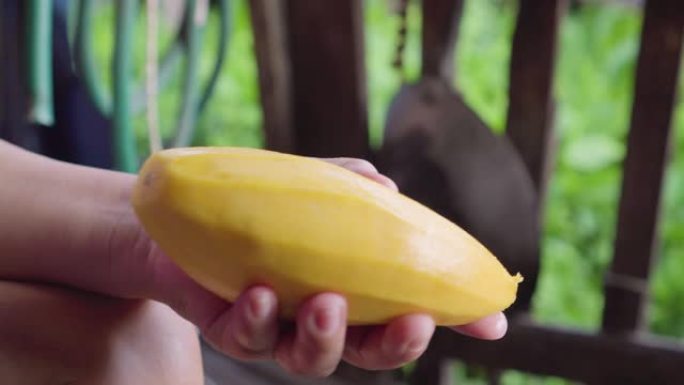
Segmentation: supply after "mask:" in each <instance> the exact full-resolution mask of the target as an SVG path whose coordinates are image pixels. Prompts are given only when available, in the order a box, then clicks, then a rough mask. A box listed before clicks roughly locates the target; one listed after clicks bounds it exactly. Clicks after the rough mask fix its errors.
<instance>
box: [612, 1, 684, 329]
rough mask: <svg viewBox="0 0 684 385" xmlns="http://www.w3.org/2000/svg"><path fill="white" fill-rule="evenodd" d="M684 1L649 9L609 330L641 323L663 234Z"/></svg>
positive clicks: (619, 226) (650, 4)
mask: <svg viewBox="0 0 684 385" xmlns="http://www.w3.org/2000/svg"><path fill="white" fill-rule="evenodd" d="M683 29H684V6H683V4H682V3H681V2H680V1H679V0H651V1H648V2H647V4H646V8H645V15H644V24H643V29H642V35H641V49H640V51H639V59H638V63H637V74H636V84H635V91H634V105H633V108H632V121H631V127H630V131H629V137H628V140H627V142H628V149H627V156H626V159H625V162H624V176H623V182H622V197H621V200H620V208H619V214H618V224H617V235H616V240H615V254H614V257H613V262H612V266H611V268H610V272H609V273H608V275H607V276H606V281H605V290H606V293H605V294H606V302H605V308H604V312H603V330H604V331H606V332H618V333H619V332H629V331H633V330H636V329H638V328H639V327H640V324H641V322H642V318H643V316H642V315H643V307H644V300H645V299H646V296H647V286H648V277H649V272H650V270H651V262H652V260H653V246H654V244H655V240H656V238H657V219H658V211H659V205H660V192H661V187H662V180H663V171H664V168H665V160H666V153H667V150H668V140H669V135H670V124H671V117H672V109H673V106H674V100H675V93H676V85H677V73H678V69H679V64H680V56H681V45H682V30H683Z"/></svg>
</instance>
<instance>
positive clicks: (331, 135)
mask: <svg viewBox="0 0 684 385" xmlns="http://www.w3.org/2000/svg"><path fill="white" fill-rule="evenodd" d="M361 6H362V3H361V0H325V1H311V0H289V1H287V2H286V8H287V15H288V19H287V24H288V30H289V34H288V39H289V46H290V55H289V56H290V60H291V63H292V79H293V83H292V87H293V101H292V102H293V111H294V122H295V123H294V128H295V133H296V137H297V143H296V150H297V152H298V153H300V154H304V155H311V156H357V157H366V156H367V155H368V152H369V144H368V122H367V120H368V117H367V106H366V72H365V63H364V59H363V58H364V54H363V50H364V48H363V47H364V44H363V17H362V16H363V15H362V9H361Z"/></svg>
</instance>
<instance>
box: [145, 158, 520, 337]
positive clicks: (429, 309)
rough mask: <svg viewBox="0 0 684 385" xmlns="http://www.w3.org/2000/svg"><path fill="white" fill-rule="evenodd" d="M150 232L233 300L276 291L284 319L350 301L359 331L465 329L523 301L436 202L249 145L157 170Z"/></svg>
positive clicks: (148, 180) (150, 187)
mask: <svg viewBox="0 0 684 385" xmlns="http://www.w3.org/2000/svg"><path fill="white" fill-rule="evenodd" d="M132 199H133V206H134V208H135V211H136V213H137V215H138V217H139V218H140V220H141V222H142V224H143V226H144V228H145V230H146V231H147V232H148V233H149V235H150V236H151V238H152V239H154V240H155V241H156V242H157V243H158V244H159V246H160V247H161V249H162V250H163V251H164V252H165V253H167V254H168V255H169V257H170V258H172V259H173V260H174V261H175V262H176V263H177V264H178V265H179V266H180V267H181V268H182V269H183V270H184V271H185V272H186V273H187V274H188V275H190V276H191V277H192V278H193V279H195V280H196V281H197V282H198V283H200V284H201V285H203V286H204V287H206V288H207V289H208V290H210V291H212V292H214V293H216V294H218V295H220V296H222V297H223V298H225V299H227V300H230V301H233V300H235V299H236V298H237V296H238V294H239V293H240V292H241V291H242V290H243V289H245V288H247V287H248V286H250V285H253V284H266V285H269V286H270V287H272V288H273V289H274V290H275V292H276V294H277V296H278V298H279V301H280V304H279V306H280V312H281V316H283V318H292V317H293V316H294V314H295V310H296V307H297V305H298V304H299V303H300V302H301V301H302V300H304V299H306V298H307V297H309V296H311V295H313V294H316V293H320V292H326V291H332V292H337V293H340V294H342V295H344V296H345V297H346V299H347V301H348V306H349V313H348V314H349V315H348V322H349V324H379V323H385V322H387V321H389V320H390V319H392V318H394V317H397V316H399V315H403V314H408V313H415V312H422V313H428V314H431V315H432V316H433V317H434V319H435V321H436V322H437V324H439V325H460V324H464V323H468V322H471V321H474V320H477V319H479V318H481V317H483V316H486V315H489V314H492V313H494V312H497V311H500V310H503V309H505V308H507V307H508V306H510V305H511V304H512V303H513V301H514V300H515V295H516V290H517V286H518V283H519V282H520V281H521V280H522V278H521V277H520V276H519V275H516V276H511V275H510V274H509V273H508V272H507V271H506V269H505V268H504V267H503V266H502V265H501V263H500V262H499V261H498V260H497V259H496V257H494V256H493V255H492V254H491V253H490V252H489V251H488V250H487V249H486V248H485V247H484V246H483V245H481V244H480V243H479V242H478V241H477V240H475V239H474V238H473V237H471V236H470V235H469V234H467V233H466V232H465V231H463V230H462V229H461V228H459V227H458V226H456V225H455V224H453V223H451V222H449V221H448V220H446V219H445V218H443V217H442V216H440V215H438V214H437V213H435V212H433V211H431V210H430V209H428V208H426V207H425V206H423V205H421V204H419V203H417V202H415V201H413V200H411V199H409V198H408V197H405V196H403V195H401V194H400V193H396V192H394V191H392V190H390V189H388V188H386V187H384V186H381V185H380V184H378V183H376V182H373V181H370V180H368V179H366V178H364V177H362V176H360V175H358V174H355V173H353V172H351V171H348V170H346V169H343V168H341V167H339V166H336V165H333V164H330V163H327V162H324V161H321V160H317V159H311V158H306V157H300V156H295V155H287V154H281V153H276V152H270V151H265V150H256V149H244V148H214V147H207V148H200V147H196V148H180V149H171V150H165V151H161V152H158V153H156V154H154V155H152V156H151V157H150V158H149V159H148V160H147V161H146V163H145V165H144V166H143V168H142V171H141V173H140V175H139V177H138V181H137V184H136V187H135V191H134V194H133V198H132Z"/></svg>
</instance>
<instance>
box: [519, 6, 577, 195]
mask: <svg viewBox="0 0 684 385" xmlns="http://www.w3.org/2000/svg"><path fill="white" fill-rule="evenodd" d="M564 5H565V1H564V0H520V10H519V13H518V21H517V25H516V29H515V34H514V36H513V48H512V49H513V51H512V53H511V68H510V84H509V105H508V122H507V129H506V133H507V134H508V136H509V137H510V139H511V141H512V142H513V144H514V145H515V146H516V147H517V148H518V151H520V154H521V155H522V158H523V161H524V162H525V164H526V165H527V168H528V170H529V172H530V175H531V177H532V181H533V182H534V184H535V186H536V187H537V191H538V192H539V200H540V205H541V201H543V196H544V190H545V181H546V179H547V178H546V174H547V167H548V166H547V165H548V164H549V162H548V159H547V158H548V156H547V154H548V153H549V151H550V143H551V135H552V132H551V126H552V120H553V112H554V107H553V101H552V89H553V87H552V86H553V72H554V63H555V55H556V41H557V35H558V24H559V19H560V15H561V13H562V11H563V10H564V8H565V7H564Z"/></svg>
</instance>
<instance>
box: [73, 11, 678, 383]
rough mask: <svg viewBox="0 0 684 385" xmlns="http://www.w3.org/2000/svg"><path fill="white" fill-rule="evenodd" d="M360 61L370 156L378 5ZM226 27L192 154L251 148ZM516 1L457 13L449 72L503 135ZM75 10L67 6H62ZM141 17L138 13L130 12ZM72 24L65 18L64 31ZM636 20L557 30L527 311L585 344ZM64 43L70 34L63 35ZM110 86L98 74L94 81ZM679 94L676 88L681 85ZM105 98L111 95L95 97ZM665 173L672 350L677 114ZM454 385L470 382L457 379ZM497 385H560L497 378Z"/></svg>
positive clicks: (658, 328) (104, 61)
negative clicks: (580, 335)
mask: <svg viewBox="0 0 684 385" xmlns="http://www.w3.org/2000/svg"><path fill="white" fill-rule="evenodd" d="M161 3H162V4H166V2H164V1H162V2H161ZM363 4H364V9H363V10H364V19H365V24H364V27H365V39H366V41H365V44H366V45H365V55H366V56H365V60H366V65H367V74H368V80H367V92H368V103H369V141H370V143H371V145H372V146H374V147H377V146H379V144H380V142H381V138H382V135H383V133H382V130H383V126H384V122H385V118H386V113H387V109H388V105H389V102H390V100H391V98H392V97H393V95H394V94H395V93H396V92H397V90H398V88H399V87H400V86H401V84H402V81H404V79H402V77H401V76H399V75H398V74H397V72H396V71H394V70H393V68H392V65H391V63H392V60H393V56H394V53H395V49H396V48H395V46H396V44H397V29H398V24H399V17H398V16H397V14H396V12H395V11H394V10H393V9H394V5H393V4H392V2H391V1H387V0H365V1H364V2H363ZM229 5H230V8H231V13H232V17H231V28H230V35H229V40H228V44H227V56H226V61H225V63H224V65H223V66H222V68H221V70H220V74H219V77H218V81H217V82H216V86H215V89H214V94H213V96H212V97H211V99H210V100H209V101H208V104H207V106H206V108H205V110H204V111H203V112H202V113H201V115H199V116H198V119H197V125H196V135H195V137H194V139H193V143H192V144H194V145H235V146H249V147H261V146H263V145H264V138H263V134H262V112H261V107H260V98H259V83H258V72H257V67H256V60H255V56H254V47H253V34H252V28H251V25H250V15H249V9H248V7H249V4H248V2H247V1H246V0H233V1H230V2H229ZM516 7H517V2H515V1H506V0H477V1H466V2H465V6H464V13H463V18H462V20H461V25H460V35H459V40H458V44H457V52H456V60H455V65H454V67H455V68H454V71H455V74H456V75H455V83H456V84H457V85H458V88H459V90H460V91H461V92H462V93H463V96H464V99H465V100H466V101H467V102H468V103H469V104H470V106H471V107H472V108H473V109H474V110H475V111H476V112H477V113H478V114H479V115H480V117H481V118H482V119H483V120H484V121H485V122H486V123H487V124H488V125H489V126H490V127H491V128H492V129H494V130H495V131H497V132H499V133H502V132H503V129H504V126H505V123H506V112H507V104H508V100H507V99H508V68H509V57H510V53H511V43H512V36H513V32H514V27H515V17H516V12H517V8H516ZM73 8H76V7H73ZM172 8H173V7H171V8H169V9H166V10H165V11H163V12H162V15H161V17H160V29H159V51H160V52H164V51H165V48H166V47H167V46H168V44H170V42H171V41H172V40H173V37H174V36H175V25H176V24H175V22H174V20H175V18H177V17H178V15H177V13H176V12H174V11H173V9H172ZM212 9H213V11H211V12H209V14H208V19H207V24H206V30H205V31H204V32H203V42H202V44H201V55H200V56H199V62H198V65H199V75H198V81H199V82H202V84H204V83H206V82H207V80H208V78H209V76H210V73H211V71H212V68H213V65H214V59H215V56H216V46H217V41H218V39H219V36H220V31H219V23H218V17H219V15H218V12H216V10H215V9H214V8H212ZM114 12H115V10H114V7H113V6H112V4H111V2H108V1H101V2H99V6H98V7H96V10H95V12H94V22H93V23H92V41H93V48H94V54H95V58H96V68H101V69H107V68H109V64H108V63H110V61H111V60H112V52H113V50H114V36H113V33H112V31H113V30H114V22H115V18H114ZM140 12H141V14H144V13H145V9H144V7H141V9H140ZM75 17H76V14H75V12H73V11H70V12H68V20H71V21H72V22H71V23H70V24H69V25H70V26H72V25H73V24H74V23H73V20H74V18H75ZM420 18H421V15H420V6H419V4H418V3H417V2H413V1H412V2H410V3H409V8H408V33H407V38H408V41H407V46H406V59H405V60H406V61H405V67H406V74H407V79H408V80H412V79H416V78H417V77H418V76H419V72H420V68H419V67H420V23H421V20H420ZM145 20H146V18H145V17H138V18H137V19H136V21H135V23H134V25H133V35H134V36H135V38H134V39H133V43H134V50H133V57H132V63H133V71H134V72H135V74H136V75H135V76H134V77H135V78H137V79H138V80H139V81H142V80H141V79H143V78H144V68H145V38H144V37H145V36H146V35H145V34H146V32H145V28H146V27H145ZM641 22H642V8H641V5H640V2H638V1H575V2H571V4H570V6H569V8H568V10H567V14H566V16H565V17H563V18H562V22H561V23H562V24H561V26H560V30H559V44H558V56H557V61H556V71H555V75H554V76H555V77H554V97H555V99H556V102H557V105H556V115H555V122H554V125H555V131H556V133H557V143H558V148H557V152H556V155H555V158H554V159H553V170H554V171H553V172H552V174H551V179H550V181H549V188H548V196H547V198H546V202H545V210H544V211H543V213H544V217H543V228H542V232H543V236H542V245H541V251H542V253H541V254H542V256H541V272H540V276H539V281H538V287H537V289H536V292H535V295H534V298H533V307H532V315H533V317H534V318H535V319H536V320H538V321H540V322H542V323H547V324H553V325H563V326H572V327H576V328H580V329H584V330H587V331H596V330H598V329H599V328H600V325H601V314H602V309H603V295H602V290H603V277H604V273H605V271H606V268H607V266H608V264H609V262H610V258H611V257H612V255H613V241H614V235H615V234H614V231H615V224H616V220H617V216H616V214H617V208H618V199H619V192H620V187H621V176H622V175H621V165H622V161H623V158H624V156H625V139H626V134H627V130H628V127H629V120H630V110H631V106H632V102H633V95H632V93H633V89H634V72H635V65H636V58H637V53H638V49H639V38H640V32H641ZM69 34H70V35H69V39H71V40H72V41H73V39H74V34H75V32H74V30H73V28H72V27H70V32H69ZM182 68H183V66H182V65H178V66H176V68H175V69H174V70H173V71H175V73H174V74H173V75H172V76H170V77H169V81H168V85H167V86H166V87H165V88H164V89H163V91H162V92H160V94H159V99H158V102H159V127H160V128H161V130H162V133H163V134H164V135H165V136H168V135H170V132H171V129H172V128H173V127H174V125H175V122H176V119H177V115H178V109H179V105H180V103H181V98H182V93H183V82H182V76H180V74H181V72H180V71H182ZM100 72H101V76H102V77H103V80H104V81H103V84H104V85H105V86H106V87H109V85H110V84H111V81H110V79H109V76H111V75H110V71H108V70H102V71H100ZM678 90H679V94H680V95H681V92H682V91H684V79H681V77H680V80H679V84H678ZM106 91H107V92H111V89H108V90H106ZM132 121H133V127H134V132H135V135H136V139H137V144H138V151H139V152H140V153H141V154H143V156H144V154H146V153H148V152H149V150H148V139H147V135H148V131H147V123H146V115H145V114H144V113H138V114H135V115H134V116H133V119H132ZM671 143H672V145H673V149H672V150H673V151H671V156H670V162H669V165H668V168H667V172H666V183H665V186H664V191H663V194H664V195H663V206H662V214H661V220H662V222H661V227H660V238H661V241H660V242H659V243H658V246H657V249H656V254H657V258H656V265H655V268H654V272H653V276H652V279H651V280H650V285H651V287H650V294H651V296H650V300H649V311H648V328H649V329H650V330H651V331H652V332H653V333H655V334H658V335H664V336H670V337H673V338H675V339H678V340H680V341H684V279H683V278H682V277H684V255H683V253H684V158H683V156H684V103H683V102H682V101H681V100H680V101H679V102H678V104H677V106H676V110H675V113H674V116H673V139H672V141H671ZM456 370H457V371H458V378H460V382H459V383H464V384H480V383H481V384H485V383H486V382H485V380H483V379H478V375H477V373H478V372H477V370H475V369H473V368H469V369H464V368H463V367H460V366H458V367H457V369H456ZM466 374H467V375H468V377H470V378H469V379H467V380H466V379H465V377H466ZM502 383H504V384H562V383H566V382H565V381H563V380H560V379H550V378H538V377H533V376H528V375H523V374H521V373H518V372H515V371H507V372H505V373H504V376H503V378H502Z"/></svg>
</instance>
